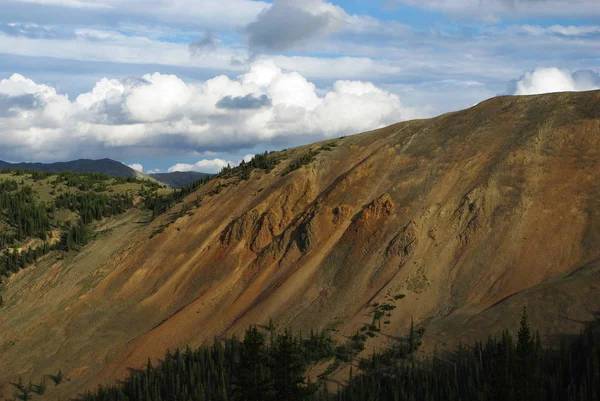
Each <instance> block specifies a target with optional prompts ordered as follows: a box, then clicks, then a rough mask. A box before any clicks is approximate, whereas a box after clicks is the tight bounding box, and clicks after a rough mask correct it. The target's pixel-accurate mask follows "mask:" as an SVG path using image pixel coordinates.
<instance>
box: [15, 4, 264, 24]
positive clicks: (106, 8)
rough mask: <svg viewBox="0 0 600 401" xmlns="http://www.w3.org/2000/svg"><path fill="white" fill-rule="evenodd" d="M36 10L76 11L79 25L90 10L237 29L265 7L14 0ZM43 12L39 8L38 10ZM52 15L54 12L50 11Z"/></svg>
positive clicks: (117, 16)
mask: <svg viewBox="0 0 600 401" xmlns="http://www.w3.org/2000/svg"><path fill="white" fill-rule="evenodd" d="M16 1H17V2H20V3H23V4H25V5H27V4H31V5H34V6H36V7H43V6H60V7H68V8H71V9H72V10H75V11H77V10H80V12H81V19H82V21H83V23H86V22H88V21H89V22H92V21H94V16H95V15H96V14H95V13H94V11H96V12H98V13H101V15H103V16H106V15H110V16H112V17H113V18H114V19H121V20H135V19H138V18H140V17H142V18H146V19H148V20H149V22H150V24H149V25H152V22H161V23H168V24H176V25H193V26H202V27H207V26H211V27H218V28H223V27H228V28H232V27H241V26H244V25H246V24H248V23H249V22H251V21H253V20H254V19H255V18H256V16H257V15H258V14H259V13H260V12H261V11H262V10H263V9H265V7H267V6H268V3H265V2H263V1H253V0H202V1H198V0H135V1H133V0H16ZM42 9H43V8H42ZM51 11H54V12H56V10H51Z"/></svg>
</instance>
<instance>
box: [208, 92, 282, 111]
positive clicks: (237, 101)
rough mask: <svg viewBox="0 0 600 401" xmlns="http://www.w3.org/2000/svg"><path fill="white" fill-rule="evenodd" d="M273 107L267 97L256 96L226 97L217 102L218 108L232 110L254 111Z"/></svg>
mask: <svg viewBox="0 0 600 401" xmlns="http://www.w3.org/2000/svg"><path fill="white" fill-rule="evenodd" d="M270 105H271V99H269V97H268V96H267V95H264V94H263V95H260V96H256V95H253V94H249V95H246V96H236V97H232V96H225V97H224V98H223V99H221V100H219V101H218V102H217V107H218V108H220V109H232V110H236V109H239V110H252V109H260V108H263V107H268V106H270Z"/></svg>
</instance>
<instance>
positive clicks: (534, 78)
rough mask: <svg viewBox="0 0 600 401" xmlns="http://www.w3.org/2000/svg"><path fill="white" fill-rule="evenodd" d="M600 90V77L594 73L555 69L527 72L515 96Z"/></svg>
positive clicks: (537, 69) (521, 79)
mask: <svg viewBox="0 0 600 401" xmlns="http://www.w3.org/2000/svg"><path fill="white" fill-rule="evenodd" d="M594 89H600V75H599V74H597V73H595V72H594V71H576V72H573V73H572V72H571V71H569V70H565V69H559V68H555V67H550V68H546V67H542V68H536V69H534V70H532V71H525V73H524V74H523V75H522V76H521V78H520V79H519V80H518V81H517V82H516V83H515V89H514V92H513V93H514V94H515V95H537V94H541V93H551V92H575V91H586V90H594Z"/></svg>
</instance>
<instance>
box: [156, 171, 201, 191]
mask: <svg viewBox="0 0 600 401" xmlns="http://www.w3.org/2000/svg"><path fill="white" fill-rule="evenodd" d="M148 176H150V177H151V178H154V179H155V180H156V181H158V182H162V183H163V184H166V185H168V186H169V187H171V188H183V187H185V186H186V185H189V184H191V183H193V182H196V181H199V180H203V179H205V178H206V177H209V176H210V174H206V173H197V172H195V171H174V172H172V173H156V174H148Z"/></svg>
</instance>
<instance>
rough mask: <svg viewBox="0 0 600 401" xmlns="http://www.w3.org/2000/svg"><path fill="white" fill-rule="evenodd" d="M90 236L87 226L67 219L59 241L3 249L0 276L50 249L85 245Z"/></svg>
mask: <svg viewBox="0 0 600 401" xmlns="http://www.w3.org/2000/svg"><path fill="white" fill-rule="evenodd" d="M91 237H92V230H91V229H90V228H89V226H86V225H81V224H73V223H71V221H67V222H66V223H65V227H64V228H63V232H62V235H61V237H60V241H57V242H55V243H52V244H51V243H50V242H48V241H45V242H44V243H43V244H42V245H39V246H37V247H29V248H27V250H19V249H18V248H9V249H5V250H4V252H3V253H2V254H1V255H0V277H2V276H9V275H10V274H12V273H17V272H18V271H19V270H21V269H24V268H25V267H27V266H29V265H32V264H34V263H36V262H37V261H38V259H39V258H41V257H42V256H44V255H47V254H48V253H50V252H51V251H56V250H62V251H70V250H72V249H75V248H77V247H79V246H83V245H86V244H87V243H88V242H89V241H90V239H91Z"/></svg>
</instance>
